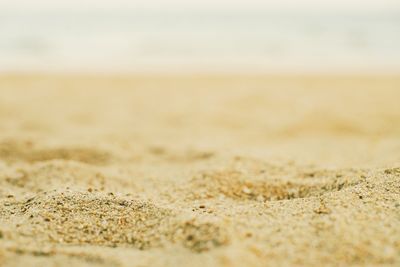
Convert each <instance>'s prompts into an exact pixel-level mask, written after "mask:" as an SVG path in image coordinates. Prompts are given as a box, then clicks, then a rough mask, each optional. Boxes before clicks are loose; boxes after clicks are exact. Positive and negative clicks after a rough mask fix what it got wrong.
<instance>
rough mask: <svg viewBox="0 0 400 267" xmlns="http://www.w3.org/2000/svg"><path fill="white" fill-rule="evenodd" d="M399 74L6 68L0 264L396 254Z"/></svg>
mask: <svg viewBox="0 0 400 267" xmlns="http://www.w3.org/2000/svg"><path fill="white" fill-rule="evenodd" d="M399 100H400V76H390V75H386V76H351V75H348V76H334V75H319V76H318V75H314V76H313V75H308V76H294V75H293V76H290V75H275V76H274V75H270V76H263V75H259V76H257V75H155V74H154V75H151V74H149V75H142V76H141V75H136V76H128V75H127V76H123V75H114V76H112V75H108V76H107V75H104V76H102V75H92V76H90V75H56V74H54V75H6V74H3V75H1V76H0V266H4V267H6V266H7V267H12V266H78V267H80V266H104V267H105V266H107V267H108V266H137V267H139V266H141V267H143V266H152V267H155V266H193V267H195V266H201V267H204V266H224V267H228V266H321V265H324V266H399V265H400V102H399Z"/></svg>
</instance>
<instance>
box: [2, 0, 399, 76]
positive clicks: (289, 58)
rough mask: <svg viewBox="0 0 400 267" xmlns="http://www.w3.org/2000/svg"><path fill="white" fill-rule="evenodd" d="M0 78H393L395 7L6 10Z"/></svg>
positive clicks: (248, 0)
mask: <svg viewBox="0 0 400 267" xmlns="http://www.w3.org/2000/svg"><path fill="white" fill-rule="evenodd" d="M0 71H1V72H3V73H4V72H32V71H33V72H41V71H45V72H65V71H67V72H135V73H136V72H192V71H193V72H198V71H200V72H201V71H206V72H210V71H212V72H264V73H275V72H278V73H282V72H285V73H286V72H288V73H293V72H294V73H308V72H312V73H315V72H317V73H320V72H322V73H324V72H327V73H331V72H334V73H343V72H345V73H347V72H350V73H398V72H399V71H400V1H398V0H364V1H361V0H336V1H317V0H297V1H294V0H284V1H257V0H237V1H228V0H220V1H211V0H205V1H204V0H203V1H196V0H186V1H180V0H150V1H146V0H138V1H125V0H113V1H111V0H110V1H105V0H103V1H101V0H100V1H99V0H97V1H94V0H93V1H89V0H60V1H50V0H37V1H23V0H2V1H0Z"/></svg>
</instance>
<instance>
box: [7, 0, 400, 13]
mask: <svg viewBox="0 0 400 267" xmlns="http://www.w3.org/2000/svg"><path fill="white" fill-rule="evenodd" d="M93 7H96V8H151V9H153V8H154V9H160V8H211V9H232V8H265V9H271V8H272V9H282V8H283V9H286V8H290V9H317V10H321V9H322V10H324V9H325V10H331V9H333V10H336V9H339V10H360V11H365V10H382V9H383V10H393V9H395V10H400V0H0V8H18V9H20V8H23V9H43V8H93Z"/></svg>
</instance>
